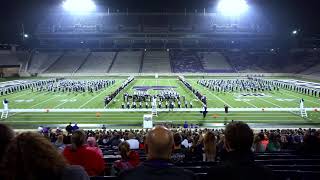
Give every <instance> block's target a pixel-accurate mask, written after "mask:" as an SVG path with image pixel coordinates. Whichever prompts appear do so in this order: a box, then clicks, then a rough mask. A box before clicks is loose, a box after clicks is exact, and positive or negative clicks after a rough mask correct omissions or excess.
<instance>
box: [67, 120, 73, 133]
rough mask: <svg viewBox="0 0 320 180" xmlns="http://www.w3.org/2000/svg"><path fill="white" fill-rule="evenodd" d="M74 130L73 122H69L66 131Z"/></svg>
mask: <svg viewBox="0 0 320 180" xmlns="http://www.w3.org/2000/svg"><path fill="white" fill-rule="evenodd" d="M72 130H73V127H72V125H71V123H69V125H68V126H66V131H67V132H68V134H71V133H72Z"/></svg>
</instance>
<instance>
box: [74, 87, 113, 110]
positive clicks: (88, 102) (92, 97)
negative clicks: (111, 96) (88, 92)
mask: <svg viewBox="0 0 320 180" xmlns="http://www.w3.org/2000/svg"><path fill="white" fill-rule="evenodd" d="M110 88H111V87H110ZM107 90H108V89H105V90H103V91H101V92H100V93H99V94H97V95H95V96H93V97H92V98H91V99H89V100H88V101H87V102H85V103H84V104H82V105H81V106H80V107H79V108H82V107H84V106H85V105H87V104H88V103H89V102H91V101H92V100H94V99H95V98H97V97H98V96H100V95H101V94H102V93H105V92H106V91H107Z"/></svg>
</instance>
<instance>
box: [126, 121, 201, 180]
mask: <svg viewBox="0 0 320 180" xmlns="http://www.w3.org/2000/svg"><path fill="white" fill-rule="evenodd" d="M145 143H146V144H145V150H146V153H147V155H148V160H147V161H144V162H143V163H141V164H140V165H139V166H138V167H136V168H134V169H131V170H128V171H124V172H123V173H121V174H120V179H122V180H141V179H153V180H157V179H159V180H160V179H165V180H171V179H172V180H194V179H195V175H194V173H192V172H191V171H188V170H185V169H183V168H178V167H176V166H174V165H173V164H172V163H171V162H170V161H169V159H170V157H171V152H172V150H173V135H172V132H171V131H170V130H168V129H167V128H165V127H163V126H156V127H154V128H153V129H152V130H150V131H148V134H147V136H146V142H145Z"/></svg>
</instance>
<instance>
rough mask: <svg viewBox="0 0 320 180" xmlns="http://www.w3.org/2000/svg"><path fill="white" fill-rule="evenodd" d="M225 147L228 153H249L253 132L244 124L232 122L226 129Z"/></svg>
mask: <svg viewBox="0 0 320 180" xmlns="http://www.w3.org/2000/svg"><path fill="white" fill-rule="evenodd" d="M224 133H225V147H226V150H227V151H228V152H230V151H237V152H248V151H250V150H251V146H252V142H253V131H252V130H251V129H250V127H249V126H248V125H247V124H245V123H243V122H232V123H230V124H228V125H227V127H226V129H225V132H224Z"/></svg>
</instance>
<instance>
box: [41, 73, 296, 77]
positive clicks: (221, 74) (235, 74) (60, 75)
mask: <svg viewBox="0 0 320 180" xmlns="http://www.w3.org/2000/svg"><path fill="white" fill-rule="evenodd" d="M155 74H158V75H159V76H180V75H183V76H205V77H208V76H217V77H228V76H230V77H235V76H236V77H246V76H248V75H252V76H253V75H258V76H264V77H274V76H277V77H279V76H280V77H281V76H283V77H290V76H294V75H295V74H292V73H129V74H128V73H81V74H78V73H43V74H39V75H38V76H39V77H72V76H74V77H86V76H154V75H155Z"/></svg>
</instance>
